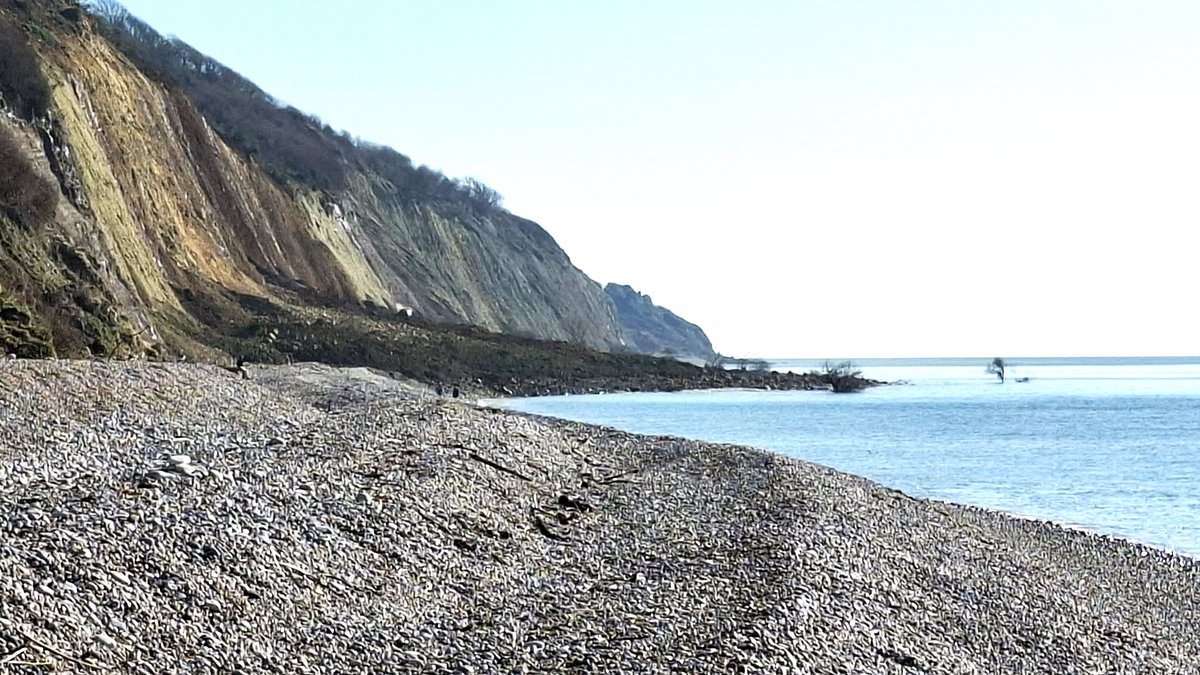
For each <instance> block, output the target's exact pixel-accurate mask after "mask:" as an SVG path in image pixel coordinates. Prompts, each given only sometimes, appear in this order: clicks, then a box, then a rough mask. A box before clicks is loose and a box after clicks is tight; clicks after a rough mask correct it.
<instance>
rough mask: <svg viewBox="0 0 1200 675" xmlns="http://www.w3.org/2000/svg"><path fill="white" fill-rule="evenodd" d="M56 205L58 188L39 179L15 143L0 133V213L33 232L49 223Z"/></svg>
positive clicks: (8, 136)
mask: <svg viewBox="0 0 1200 675" xmlns="http://www.w3.org/2000/svg"><path fill="white" fill-rule="evenodd" d="M57 205H58V188H57V186H56V185H55V184H54V183H53V182H51V181H50V180H48V179H46V178H44V177H43V176H41V175H39V174H38V172H37V170H36V169H34V167H33V164H31V163H30V162H29V159H28V158H26V157H25V155H24V154H23V153H22V152H21V146H20V144H18V143H17V139H16V138H14V137H13V135H12V134H11V133H10V132H8V131H7V130H5V129H0V212H3V214H4V215H6V216H8V217H9V218H11V219H12V220H14V221H16V222H18V223H20V224H21V225H24V226H25V227H29V228H33V227H37V226H39V225H42V224H43V223H45V222H46V221H47V220H50V218H51V217H53V216H54V207H55V206H57Z"/></svg>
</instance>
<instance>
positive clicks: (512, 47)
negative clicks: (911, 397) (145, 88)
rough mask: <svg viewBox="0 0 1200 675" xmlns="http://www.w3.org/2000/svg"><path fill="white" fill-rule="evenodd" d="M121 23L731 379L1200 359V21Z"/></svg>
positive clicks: (338, 8)
mask: <svg viewBox="0 0 1200 675" xmlns="http://www.w3.org/2000/svg"><path fill="white" fill-rule="evenodd" d="M125 4H126V6H127V7H128V9H129V10H130V11H131V12H132V13H133V14H135V15H137V16H139V17H141V18H142V19H145V20H146V21H148V22H149V23H150V24H151V25H153V26H154V27H155V28H157V29H158V30H159V31H160V32H163V33H164V34H170V35H175V36H177V37H179V38H181V39H183V40H184V41H186V42H188V43H190V44H191V45H192V46H194V47H196V48H198V49H199V50H201V51H202V52H205V53H207V54H209V55H210V56H212V57H214V58H216V59H217V60H219V61H221V62H223V63H224V64H226V65H227V66H229V67H231V68H233V69H234V70H236V71H238V72H240V73H241V74H242V75H245V76H246V77H248V78H250V79H251V80H253V81H254V82H256V83H257V84H258V85H260V86H261V87H262V88H263V89H265V90H266V91H267V92H269V93H270V94H272V95H273V96H275V97H276V98H278V99H281V100H283V101H285V102H287V103H289V104H291V105H295V106H296V107H298V108H300V109H302V110H304V111H306V112H310V113H313V114H316V115H317V116H319V117H321V118H322V119H324V120H325V121H326V122H328V123H329V124H331V125H332V126H333V127H335V128H337V129H345V130H348V131H350V132H351V133H353V134H355V135H357V136H360V137H362V138H364V139H367V140H370V141H374V142H379V143H383V144H386V145H390V146H392V147H394V148H396V149H397V150H399V151H400V152H403V153H405V154H406V155H408V156H410V157H412V158H413V160H414V161H415V162H417V163H420V164H427V165H429V166H431V167H434V168H437V169H439V170H441V171H443V172H445V173H446V174H448V175H451V176H458V177H467V176H470V177H475V178H478V179H480V180H482V181H484V182H485V183H487V184H488V185H490V186H492V187H493V188H495V189H496V190H498V191H499V192H500V193H501V194H503V195H504V197H505V202H504V203H505V206H506V207H507V208H508V209H509V210H511V211H512V212H514V213H516V214H518V215H521V216H525V217H528V218H531V219H533V220H536V221H538V222H539V223H540V224H541V225H542V226H543V227H545V228H546V229H547V230H548V231H549V232H550V234H552V235H553V236H554V238H555V239H556V240H557V241H558V242H559V244H560V245H561V246H562V247H563V248H564V249H565V250H566V251H567V253H568V254H569V255H570V256H571V258H572V260H573V261H574V263H575V264H576V266H578V267H579V268H580V269H582V270H583V271H584V272H586V273H587V274H588V275H590V276H591V277H592V278H594V279H596V280H597V281H599V282H601V283H604V282H617V283H627V284H630V285H632V286H634V287H635V288H637V289H638V290H640V291H642V292H644V293H647V294H649V295H650V296H651V297H652V298H653V299H654V301H655V302H656V303H658V304H660V305H663V306H665V307H668V308H669V309H671V310H673V311H675V312H676V313H678V314H680V315H681V316H683V317H684V318H686V319H688V320H691V321H694V322H696V323H698V324H700V325H701V326H702V327H703V328H704V329H705V330H706V332H707V333H708V335H709V337H710V338H711V339H712V341H713V344H714V346H715V347H716V348H717V349H718V350H719V351H721V352H722V353H725V354H732V355H737V356H764V357H812V358H826V357H829V358H840V357H891V356H908V357H916V356H1068V355H1070V356H1102V355H1194V354H1200V344H1198V340H1200V331H1197V328H1198V327H1200V320H1198V319H1197V312H1196V302H1195V300H1194V297H1195V295H1196V291H1197V290H1198V287H1200V284H1198V283H1197V274H1196V272H1195V270H1196V269H1197V267H1198V266H1197V265H1196V263H1195V257H1196V256H1197V254H1198V253H1200V247H1197V243H1198V241H1197V239H1198V235H1197V227H1196V226H1197V223H1198V222H1200V41H1198V40H1196V39H1195V36H1196V35H1198V34H1200V3H1197V2H1195V1H1194V0H1139V1H1138V2H1129V1H1128V0H1005V1H1004V2H996V1H995V0H943V1H934V0H908V1H906V2H895V1H894V0H790V1H786V2H774V1H772V0H758V1H755V2H746V3H734V2H728V1H722V2H713V1H707V0H684V1H680V0H655V1H654V2H645V1H644V0H640V1H636V2H634V1H629V0H605V1H604V2H584V1H582V0H512V1H507V2H501V1H496V2H489V3H480V2H468V1H466V0H439V1H437V2H430V1H429V0H424V1H423V2H410V1H407V0H343V1H342V2H328V0H288V1H287V2H284V1H282V0H257V1H255V2H246V1H245V0H206V1H205V2H179V1H178V0H128V1H127V2H126V3H125Z"/></svg>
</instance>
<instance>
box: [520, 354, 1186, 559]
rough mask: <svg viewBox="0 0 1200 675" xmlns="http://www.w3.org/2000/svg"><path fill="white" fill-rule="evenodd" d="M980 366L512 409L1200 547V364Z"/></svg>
mask: <svg viewBox="0 0 1200 675" xmlns="http://www.w3.org/2000/svg"><path fill="white" fill-rule="evenodd" d="M986 362H987V360H986V359H942V360H937V359H908V360H891V361H889V360H864V361H860V362H858V363H859V364H860V365H861V366H862V369H863V372H864V374H865V375H866V376H868V377H873V378H877V379H881V380H887V381H890V382H903V384H896V385H893V386H887V387H879V388H876V389H871V390H868V391H865V392H862V393H858V394H844V395H837V394H830V393H826V392H764V391H745V390H733V391H728V390H727V391H704V392H684V393H669V394H609V395H598V396H560V397H548V398H533V399H512V400H509V401H506V402H505V405H506V406H508V407H511V408H514V409H517V410H522V411H526V412H531V413H537V414H540V415H550V416H554V417H561V418H566V419H572V420H578V421H583V422H590V423H594V424H602V425H607V426H612V427H617V428H620V429H625V430H628V431H634V432H639V433H649V434H670V435H676V436H684V437H688V438H696V439H702V440H709V441H722V442H731V443H740V444H745V445H752V446H756V447H760V448H766V449H770V450H774V451H777V452H780V453H783V454H786V455H791V456H793V457H799V458H802V459H806V460H809V461H813V462H817V463H820V464H825V465H827V466H831V467H834V468H837V469H841V470H843V471H847V472H850V473H854V474H858V475H861V476H866V477H868V478H871V479H873V480H876V481H878V482H880V483H883V484H885V485H888V486H891V487H895V488H899V489H901V490H903V491H905V492H907V493H909V494H911V495H915V496H921V497H929V498H933V499H940V500H946V501H952V502H960V503H965V504H974V505H977V506H983V507H988V508H993V509H1000V510H1003V511H1008V512H1010V513H1014V514H1018V515H1023V516H1029V517H1034V518H1040V519H1046V520H1054V521H1057V522H1060V523H1064V524H1068V525H1072V526H1076V527H1084V528H1088V529H1092V530H1097V531H1101V532H1106V533H1109V534H1115V535H1119V536H1123V537H1126V538H1129V539H1133V540H1136V541H1141V542H1144V543H1148V544H1153V545H1156V546H1161V547H1165V548H1169V549H1173V550H1176V551H1180V552H1183V553H1187V554H1189V555H1194V556H1200V359H1194V358H1193V359H1128V358H1121V359H1013V360H1011V361H1010V368H1009V374H1008V375H1009V378H1010V380H1009V382H1008V383H1006V384H1003V385H1002V384H999V383H998V382H997V381H996V379H995V378H994V377H992V376H990V375H988V374H986V373H985V372H984V367H985V365H986ZM773 365H774V366H775V367H776V369H778V370H784V371H786V370H796V371H797V372H801V371H804V370H808V369H810V368H811V366H812V365H814V364H812V363H811V362H806V361H799V360H796V361H786V360H785V361H776V362H773ZM1018 377H1020V378H1029V381H1028V382H1024V383H1017V382H1013V381H1012V378H1018Z"/></svg>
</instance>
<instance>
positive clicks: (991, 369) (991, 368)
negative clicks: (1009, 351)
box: [987, 357, 1006, 384]
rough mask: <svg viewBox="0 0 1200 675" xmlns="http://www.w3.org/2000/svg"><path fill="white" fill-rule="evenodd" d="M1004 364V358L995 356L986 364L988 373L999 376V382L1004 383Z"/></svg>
mask: <svg viewBox="0 0 1200 675" xmlns="http://www.w3.org/2000/svg"><path fill="white" fill-rule="evenodd" d="M1005 366H1006V364H1005V363H1004V359H1002V358H1000V357H996V358H994V359H992V362H991V363H989V364H988V367H987V372H988V374H989V375H995V376H996V377H998V378H1000V384H1004V368H1005Z"/></svg>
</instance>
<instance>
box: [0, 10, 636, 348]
mask: <svg viewBox="0 0 1200 675" xmlns="http://www.w3.org/2000/svg"><path fill="white" fill-rule="evenodd" d="M100 6H101V7H103V8H104V10H103V11H105V12H106V15H105V16H104V17H96V16H92V15H90V14H89V13H88V12H87V11H85V10H84V9H82V8H81V6H80V5H79V4H78V3H77V2H74V1H73V0H0V178H3V179H4V185H0V353H3V352H5V351H11V352H18V353H22V354H27V355H39V354H51V353H57V354H59V355H69V356H82V355H87V354H96V355H113V354H121V353H129V354H140V353H145V352H151V353H161V354H164V355H170V354H178V353H184V354H187V353H195V352H198V351H201V352H202V351H204V350H206V349H207V350H211V349H212V348H213V346H214V345H216V344H217V341H215V340H214V339H213V338H212V336H213V335H219V334H220V333H222V332H226V333H228V331H230V330H232V326H234V325H235V323H236V321H235V319H237V317H238V316H241V314H239V312H241V310H240V309H239V308H240V307H245V306H247V304H248V303H250V304H252V303H254V302H261V301H268V302H275V303H282V304H288V305H291V306H300V307H304V306H307V307H320V306H337V307H343V308H354V307H368V308H375V311H380V310H383V311H388V312H396V311H404V312H405V313H407V312H408V310H409V309H411V310H412V311H413V312H414V313H415V314H416V316H417V318H419V319H425V320H429V321H437V322H448V323H462V324H472V325H475V326H479V327H482V328H485V329H489V330H494V331H502V332H507V333H514V334H520V335H528V336H533V337H539V338H547V339H556V340H567V341H572V342H576V343H578V344H582V345H587V346H591V347H595V348H600V349H611V348H615V347H619V346H620V345H622V344H623V342H622V335H621V330H620V327H619V326H618V324H617V321H616V318H615V316H614V312H613V308H612V304H611V303H610V302H609V300H608V299H607V297H606V296H605V294H604V292H603V289H602V288H601V287H600V285H599V284H597V283H596V282H594V281H592V280H591V279H589V278H588V277H587V276H586V275H585V274H583V272H581V271H580V270H578V269H577V268H576V267H575V266H574V265H573V264H572V263H571V260H570V259H569V258H568V257H567V255H566V253H565V252H563V250H562V249H561V248H560V247H559V246H558V245H557V244H556V243H555V241H554V239H553V238H552V237H551V236H550V235H549V234H547V233H546V231H545V230H543V229H542V228H541V227H539V226H538V225H537V224H535V223H532V222H530V221H528V220H524V219H522V218H519V217H517V216H515V215H513V214H511V213H509V212H508V211H506V210H504V209H503V208H501V207H500V202H499V195H497V194H495V193H494V192H492V191H491V190H490V189H488V188H487V187H486V186H484V185H482V184H481V183H478V182H476V181H470V180H467V181H458V180H452V179H449V178H446V177H445V176H443V175H441V174H440V173H437V172H435V171H432V170H430V169H428V168H426V167H414V166H413V165H412V163H411V162H410V161H409V160H408V158H407V157H404V156H403V155H401V154H400V153H398V152H395V151H393V150H390V149H388V148H382V147H378V146H371V145H369V144H365V143H361V142H358V141H355V140H353V139H352V138H351V137H350V136H349V135H348V134H345V133H335V132H334V131H333V130H332V129H330V128H329V127H328V126H325V125H323V124H321V123H320V122H319V120H316V119H315V118H312V117H310V116H307V115H305V114H303V113H301V112H300V111H298V110H295V109H293V108H289V107H287V106H285V105H282V104H280V103H279V102H278V101H276V100H275V99H273V98H271V97H270V96H268V95H267V94H266V93H264V92H262V91H261V90H260V89H258V88H257V87H256V86H254V85H253V84H252V83H250V82H249V81H247V80H245V79H244V78H242V77H241V76H239V75H238V74H237V73H235V72H233V71H231V70H230V69H228V68H226V67H224V66H223V65H221V64H219V63H217V62H215V61H213V60H211V59H209V58H207V57H205V56H204V55H202V54H200V53H198V52H196V51H195V50H193V49H192V48H190V47H188V46H187V45H186V44H184V43H182V42H179V41H178V40H175V39H171V38H165V37H162V36H161V35H159V34H158V33H156V32H154V31H153V30H152V29H151V28H150V27H149V26H147V25H145V24H144V23H142V22H140V21H138V20H137V19H135V18H133V17H131V16H129V15H128V14H126V13H124V12H123V10H120V9H119V7H117V6H114V5H110V4H109V3H102V4H101V5H100Z"/></svg>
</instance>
